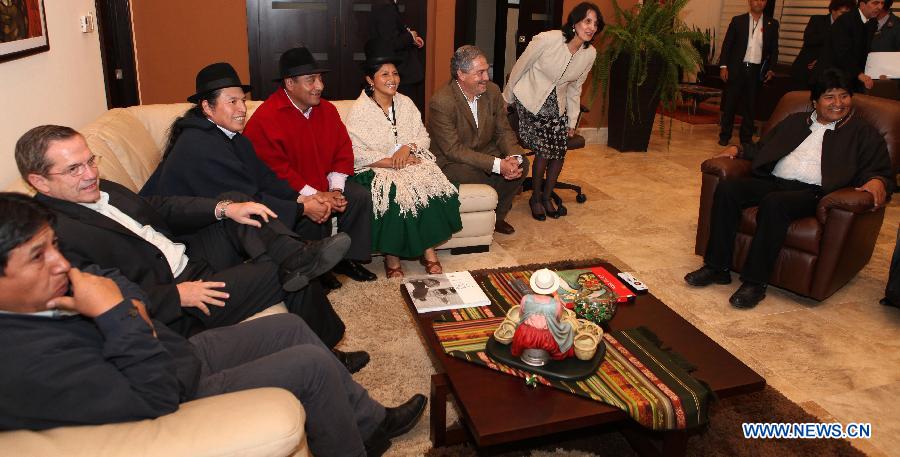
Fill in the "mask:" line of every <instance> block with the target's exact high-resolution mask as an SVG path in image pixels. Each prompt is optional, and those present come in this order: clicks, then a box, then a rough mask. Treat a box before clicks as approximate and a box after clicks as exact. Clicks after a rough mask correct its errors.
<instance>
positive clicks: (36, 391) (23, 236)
mask: <svg viewBox="0 0 900 457" xmlns="http://www.w3.org/2000/svg"><path fill="white" fill-rule="evenodd" d="M0 214H3V216H4V217H3V219H0V364H2V365H3V376H0V392H3V407H2V408H0V430H45V429H50V428H54V427H69V426H75V425H98V424H109V423H116V422H127V421H138V420H143V419H154V418H156V417H159V416H163V415H166V414H170V413H172V412H175V411H176V410H178V408H179V404H180V403H182V402H186V401H190V400H195V399H199V398H204V397H210V396H214V395H220V394H224V393H229V392H238V391H242V390H248V389H255V388H259V387H280V388H283V389H286V390H288V391H290V392H291V393H292V394H293V395H294V396H295V397H296V398H297V400H299V401H300V402H301V403H302V404H303V409H304V410H305V411H306V415H305V417H306V420H305V423H304V424H303V425H304V427H305V429H306V435H307V437H308V440H309V447H310V450H311V451H312V452H313V453H314V454H315V455H316V456H318V457H323V456H324V457H327V456H338V457H344V456H359V457H361V456H369V457H372V456H380V455H382V454H383V453H384V452H385V451H386V450H387V449H388V448H390V446H391V439H392V438H394V437H397V436H399V435H402V434H404V433H406V432H408V431H409V430H411V429H412V428H413V426H415V424H416V422H418V421H419V418H421V416H422V413H423V412H424V410H425V405H426V403H427V399H426V398H425V396H423V395H421V394H416V395H413V396H412V397H411V398H410V399H409V400H407V401H406V402H405V403H403V404H401V405H400V406H397V407H394V408H385V407H384V406H382V405H381V404H380V403H378V402H376V401H375V400H373V399H372V398H371V397H370V396H369V393H368V392H367V391H366V389H364V388H363V387H362V386H360V385H359V384H357V383H356V382H355V381H353V378H352V377H351V376H350V373H348V372H347V370H346V369H345V368H344V367H342V366H341V365H340V364H339V363H338V362H337V361H336V360H334V357H331V355H329V353H328V348H327V347H325V345H324V344H322V341H321V340H319V338H317V337H316V335H315V334H314V333H313V332H312V331H310V329H309V327H307V326H306V324H305V323H304V322H303V320H302V319H300V318H298V317H297V316H293V315H290V314H276V315H271V316H265V317H260V318H259V319H254V320H252V321H249V322H242V323H240V324H237V325H233V326H228V327H222V328H219V329H215V330H210V331H207V332H203V333H200V334H198V335H194V336H192V337H191V338H190V339H185V338H184V337H183V336H181V335H178V334H177V333H175V332H173V331H172V330H171V329H169V328H167V327H166V326H165V325H163V324H162V323H160V322H158V321H155V320H152V319H151V318H150V316H149V315H148V313H147V309H146V307H147V306H149V301H148V297H147V296H146V294H145V293H144V292H143V291H142V290H141V288H140V287H138V286H136V285H135V284H134V283H132V282H130V281H128V280H127V279H126V278H125V277H123V276H122V275H121V274H119V273H118V272H117V271H116V270H114V269H100V268H98V267H97V266H96V265H86V266H85V268H84V269H83V270H82V269H78V268H74V267H72V266H71V264H70V263H69V261H68V260H67V259H66V258H65V257H64V256H63V255H62V253H60V252H59V249H58V247H57V242H56V236H55V233H54V230H53V228H52V222H53V218H54V214H53V213H52V212H51V211H49V210H48V209H47V208H46V207H44V206H43V205H41V204H40V203H38V202H37V201H35V200H33V199H31V198H29V197H28V196H26V195H23V194H15V193H6V192H4V193H0ZM208 420H211V421H214V420H216V418H214V417H210V418H208ZM183 433H186V434H190V433H191V430H183Z"/></svg>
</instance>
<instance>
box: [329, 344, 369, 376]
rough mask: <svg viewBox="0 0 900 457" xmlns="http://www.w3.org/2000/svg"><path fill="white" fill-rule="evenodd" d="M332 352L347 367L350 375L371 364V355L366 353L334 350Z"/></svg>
mask: <svg viewBox="0 0 900 457" xmlns="http://www.w3.org/2000/svg"><path fill="white" fill-rule="evenodd" d="M331 352H333V353H334V356H335V357H337V359H338V360H340V361H341V364H343V365H344V366H345V367H347V371H349V372H350V373H356V372H357V371H359V370H362V369H363V367H365V366H366V365H368V364H369V353H368V352H366V351H353V352H344V351H339V350H337V349H332V350H331Z"/></svg>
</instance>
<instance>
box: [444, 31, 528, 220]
mask: <svg viewBox="0 0 900 457" xmlns="http://www.w3.org/2000/svg"><path fill="white" fill-rule="evenodd" d="M450 76H451V77H452V79H451V80H450V82H449V83H448V84H447V85H446V86H444V87H442V88H440V89H439V90H438V91H437V92H436V93H435V94H434V96H432V97H431V101H430V102H429V110H430V115H429V118H428V134H429V135H430V136H431V152H432V153H433V154H434V155H435V157H436V158H437V164H438V166H439V167H441V169H442V170H443V171H444V174H446V175H447V178H448V179H449V180H450V181H451V182H453V183H459V184H466V183H478V184H487V185H489V186H491V187H493V188H494V190H495V191H497V200H498V202H497V222H496V223H495V224H494V231H496V232H498V233H503V234H506V235H510V234H512V233H514V232H515V231H516V230H515V229H514V228H513V226H512V225H509V223H508V222H506V215H507V214H508V213H509V210H510V208H512V201H513V197H515V196H516V192H518V190H519V188H520V187H521V186H522V181H523V180H525V173H523V170H526V169H528V160H527V159H526V158H525V157H523V156H522V155H523V153H524V150H523V149H522V147H521V146H519V143H518V141H517V140H516V134H515V132H513V130H512V128H511V127H510V126H509V119H508V118H507V117H506V116H507V115H506V103H504V101H503V95H502V94H501V93H500V88H499V87H497V85H496V84H494V83H493V82H491V81H490V78H489V77H488V63H487V58H485V56H484V52H482V51H481V49H478V47H477V46H472V45H465V46H461V47H460V48H459V49H457V50H456V52H454V53H453V57H452V58H451V59H450Z"/></svg>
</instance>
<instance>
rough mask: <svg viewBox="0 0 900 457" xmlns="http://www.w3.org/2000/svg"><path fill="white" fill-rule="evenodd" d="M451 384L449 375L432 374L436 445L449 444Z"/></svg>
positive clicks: (433, 422) (432, 415)
mask: <svg viewBox="0 0 900 457" xmlns="http://www.w3.org/2000/svg"><path fill="white" fill-rule="evenodd" d="M449 392H450V385H449V382H448V380H447V375H445V374H443V373H438V374H433V375H431V410H430V414H431V421H430V427H431V430H430V432H431V444H432V445H433V446H434V447H441V446H446V445H447V394H448V393H449Z"/></svg>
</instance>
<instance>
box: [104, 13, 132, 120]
mask: <svg viewBox="0 0 900 457" xmlns="http://www.w3.org/2000/svg"><path fill="white" fill-rule="evenodd" d="M96 8H97V29H98V31H99V32H100V57H101V59H102V61H103V80H104V86H105V88H106V106H107V107H108V108H110V109H111V108H125V107H128V106H134V105H137V104H139V103H140V100H139V99H138V90H137V71H136V69H135V64H134V40H133V39H132V33H131V8H130V6H129V4H128V0H97V1H96Z"/></svg>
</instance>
